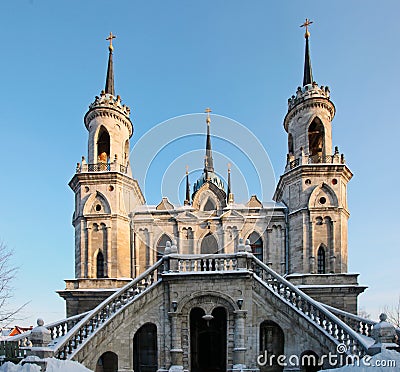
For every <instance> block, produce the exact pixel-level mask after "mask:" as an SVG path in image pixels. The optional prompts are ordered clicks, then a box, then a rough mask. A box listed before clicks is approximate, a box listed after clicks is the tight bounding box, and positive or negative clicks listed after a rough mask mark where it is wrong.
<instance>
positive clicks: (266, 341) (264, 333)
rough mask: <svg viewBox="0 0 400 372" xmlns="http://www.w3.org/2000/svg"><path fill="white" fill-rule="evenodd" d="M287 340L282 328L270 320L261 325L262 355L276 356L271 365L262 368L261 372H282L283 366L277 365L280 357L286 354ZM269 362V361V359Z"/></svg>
mask: <svg viewBox="0 0 400 372" xmlns="http://www.w3.org/2000/svg"><path fill="white" fill-rule="evenodd" d="M284 345H285V339H284V334H283V331H282V328H281V327H279V325H278V324H276V323H275V322H272V321H270V320H265V321H264V322H262V323H261V325H260V354H263V355H264V354H266V355H267V356H271V355H275V357H274V358H273V359H272V364H271V365H268V364H267V365H265V366H260V371H261V372H278V371H279V372H280V371H283V366H280V365H279V364H278V363H277V358H278V356H279V355H283V353H284ZM268 360H269V359H268Z"/></svg>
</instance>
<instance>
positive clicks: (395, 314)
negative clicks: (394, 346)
mask: <svg viewBox="0 0 400 372" xmlns="http://www.w3.org/2000/svg"><path fill="white" fill-rule="evenodd" d="M383 312H384V313H385V314H386V315H387V320H388V321H389V323H392V324H393V325H394V326H395V327H400V295H399V298H398V299H397V303H396V304H394V305H392V306H387V305H386V306H385V307H384V308H383Z"/></svg>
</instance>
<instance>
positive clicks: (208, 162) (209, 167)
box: [204, 108, 214, 178]
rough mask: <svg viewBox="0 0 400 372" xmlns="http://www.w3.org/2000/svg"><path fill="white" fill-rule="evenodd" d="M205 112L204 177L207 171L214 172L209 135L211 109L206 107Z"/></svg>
mask: <svg viewBox="0 0 400 372" xmlns="http://www.w3.org/2000/svg"><path fill="white" fill-rule="evenodd" d="M205 112H206V114H207V119H206V123H207V140H206V156H205V159H204V173H205V174H206V178H207V174H208V172H214V161H213V157H212V150H211V135H210V123H211V118H210V112H211V109H209V108H206V110H205Z"/></svg>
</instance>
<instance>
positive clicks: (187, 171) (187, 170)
mask: <svg viewBox="0 0 400 372" xmlns="http://www.w3.org/2000/svg"><path fill="white" fill-rule="evenodd" d="M188 174H189V166H188V165H187V166H186V175H188Z"/></svg>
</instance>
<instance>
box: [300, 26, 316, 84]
mask: <svg viewBox="0 0 400 372" xmlns="http://www.w3.org/2000/svg"><path fill="white" fill-rule="evenodd" d="M312 23H313V21H310V20H309V19H308V18H306V21H305V22H304V23H303V24H302V25H301V26H300V27H305V28H306V32H305V34H304V37H305V39H306V51H305V59H304V76H303V87H304V86H306V85H307V84H312V83H313V75H312V68H311V57H310V45H309V41H308V39H309V38H310V32H309V31H308V26H310V25H311V24H312Z"/></svg>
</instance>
